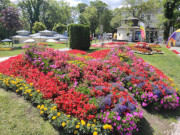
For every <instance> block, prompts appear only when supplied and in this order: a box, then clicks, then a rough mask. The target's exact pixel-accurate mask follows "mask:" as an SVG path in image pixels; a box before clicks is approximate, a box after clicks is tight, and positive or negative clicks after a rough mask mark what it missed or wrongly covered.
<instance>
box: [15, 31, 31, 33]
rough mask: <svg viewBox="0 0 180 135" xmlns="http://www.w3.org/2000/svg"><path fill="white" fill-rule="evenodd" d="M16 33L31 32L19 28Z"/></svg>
mask: <svg viewBox="0 0 180 135" xmlns="http://www.w3.org/2000/svg"><path fill="white" fill-rule="evenodd" d="M16 33H30V32H29V31H26V30H19V31H17V32H16Z"/></svg>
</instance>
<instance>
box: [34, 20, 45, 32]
mask: <svg viewBox="0 0 180 135" xmlns="http://www.w3.org/2000/svg"><path fill="white" fill-rule="evenodd" d="M45 29H47V27H46V26H45V25H44V24H43V23H42V22H35V23H34V26H33V30H34V31H35V32H39V31H42V30H45Z"/></svg>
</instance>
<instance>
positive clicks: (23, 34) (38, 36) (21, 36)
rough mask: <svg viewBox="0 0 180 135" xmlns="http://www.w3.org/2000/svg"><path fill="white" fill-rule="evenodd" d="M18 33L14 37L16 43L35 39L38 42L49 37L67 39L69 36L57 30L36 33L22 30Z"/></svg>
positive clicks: (60, 39)
mask: <svg viewBox="0 0 180 135" xmlns="http://www.w3.org/2000/svg"><path fill="white" fill-rule="evenodd" d="M17 33H18V35H16V36H13V37H12V41H13V43H14V44H20V43H23V42H24V41H25V40H28V39H33V40H34V41H35V42H36V43H42V42H46V40H48V39H54V40H58V41H67V40H68V37H67V36H64V35H62V34H58V33H57V32H55V31H49V30H44V31H40V32H38V33H35V34H30V32H29V31H25V30H20V31H17Z"/></svg>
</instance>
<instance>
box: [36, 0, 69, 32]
mask: <svg viewBox="0 0 180 135" xmlns="http://www.w3.org/2000/svg"><path fill="white" fill-rule="evenodd" d="M40 10H41V13H42V16H40V21H42V22H43V23H44V24H45V25H46V27H47V28H48V29H49V30H52V29H53V27H54V25H55V24H58V23H61V24H68V23H70V22H72V18H71V7H70V6H69V4H68V3H67V2H66V1H64V0H61V1H57V0H46V1H44V3H43V5H42V7H41V9H40Z"/></svg>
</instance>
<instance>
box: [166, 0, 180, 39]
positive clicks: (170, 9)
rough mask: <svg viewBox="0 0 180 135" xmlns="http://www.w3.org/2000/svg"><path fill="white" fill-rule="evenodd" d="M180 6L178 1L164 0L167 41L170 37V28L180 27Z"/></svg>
mask: <svg viewBox="0 0 180 135" xmlns="http://www.w3.org/2000/svg"><path fill="white" fill-rule="evenodd" d="M179 5H180V2H179V1H178V0H170V1H169V0H164V16H165V18H166V19H167V20H166V22H165V23H164V40H166V41H167V40H168V37H169V32H170V28H171V27H172V28H174V27H177V26H178V25H179V26H180V24H179V21H178V17H179V15H180V10H179V9H180V6H179ZM175 24H176V25H175ZM177 28H178V27H177Z"/></svg>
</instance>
